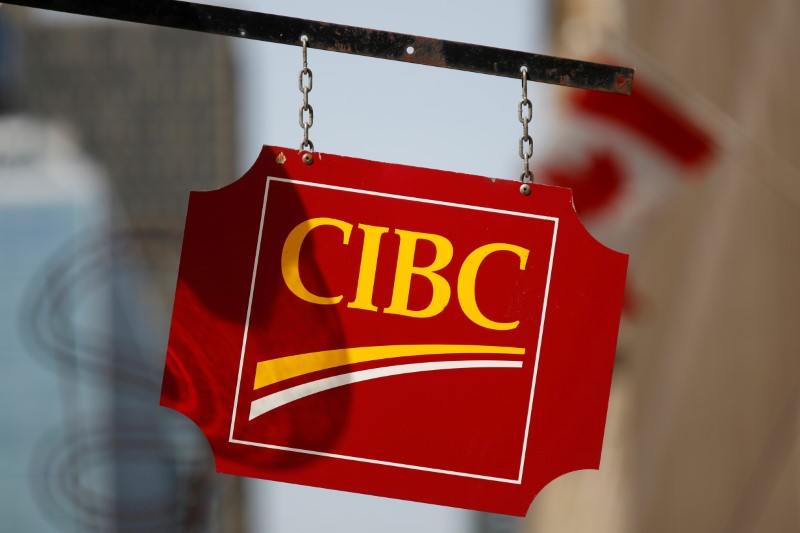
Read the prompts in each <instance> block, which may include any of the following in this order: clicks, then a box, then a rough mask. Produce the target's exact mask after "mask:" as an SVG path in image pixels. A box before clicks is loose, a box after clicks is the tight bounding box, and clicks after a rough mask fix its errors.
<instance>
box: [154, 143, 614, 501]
mask: <svg viewBox="0 0 800 533" xmlns="http://www.w3.org/2000/svg"><path fill="white" fill-rule="evenodd" d="M518 188H519V184H518V183H515V182H512V181H492V180H490V179H487V178H482V177H477V176H469V175H462V174H454V173H449V172H442V171H437V170H429V169H420V168H414V167H407V166H401V165H390V164H385V163H376V162H372V161H364V160H359V159H351V158H347V157H341V156H335V155H327V154H325V155H323V156H321V157H320V156H319V154H315V161H314V163H313V164H312V165H306V164H304V163H303V162H302V160H301V157H300V155H299V154H298V153H297V151H296V150H291V149H286V148H271V147H265V148H264V151H263V152H262V154H261V156H260V157H259V160H258V161H257V162H256V164H255V165H254V166H253V168H252V169H250V171H248V172H247V174H246V175H245V176H244V177H243V178H241V179H240V180H238V181H237V182H235V183H232V184H231V185H229V186H227V187H225V188H223V189H220V190H218V191H212V192H200V193H192V195H191V199H190V202H189V212H188V215H187V219H186V232H185V235H184V241H183V250H182V256H181V266H180V273H179V277H178V286H177V290H176V295H175V305H174V310H173V317H172V328H171V331H170V339H169V348H168V354H167V363H166V369H165V375H164V384H163V390H162V397H161V403H162V405H165V406H167V407H171V408H173V409H175V410H177V411H179V412H181V413H183V414H185V415H186V416H187V417H189V418H190V419H191V420H193V421H194V422H195V423H196V424H197V425H198V426H199V427H200V429H201V430H202V431H203V433H204V434H205V435H206V437H207V438H208V440H209V443H210V444H211V447H212V449H213V451H214V455H215V457H216V463H217V469H218V470H219V471H220V472H224V473H229V474H236V475H243V476H251V477H257V478H263V479H270V480H276V481H284V482H290V483H299V484H304V485H313V486H317V487H326V488H332V489H339V490H347V491H352V492H360V493H365V494H375V495H380V496H388V497H393V498H402V499H407V500H415V501H420V502H427V503H435V504H440V505H450V506H456V507H464V508H468V509H475V510H480V511H488V512H494V513H505V514H513V515H519V516H522V515H525V513H526V512H527V509H528V506H529V505H530V503H531V501H532V499H533V497H534V496H535V494H536V493H537V492H538V491H539V490H541V489H542V488H543V487H544V486H545V485H546V484H547V483H548V482H549V481H551V480H553V479H554V478H556V477H558V476H559V475H561V474H564V473H567V472H570V471H573V470H577V469H585V468H597V467H598V466H599V460H600V450H601V447H602V439H603V428H604V425H605V416H606V409H607V404H608V395H609V387H610V384H611V372H612V367H613V363H614V350H615V345H616V337H617V329H618V325H619V317H620V309H621V304H622V295H623V288H624V284H625V272H626V266H627V256H625V255H622V254H619V253H617V252H614V251H611V250H609V249H607V248H605V247H603V246H602V245H600V244H598V243H597V242H596V241H594V240H593V239H592V237H591V236H590V235H589V234H588V233H587V232H586V231H585V230H584V228H583V226H581V224H580V222H579V221H578V218H577V216H576V214H575V210H574V208H573V206H572V202H571V193H570V190H569V189H563V188H558V187H548V186H538V185H534V186H533V191H532V193H531V195H530V196H529V197H524V196H522V195H520V194H519V192H518Z"/></svg>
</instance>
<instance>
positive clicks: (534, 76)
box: [5, 0, 634, 95]
mask: <svg viewBox="0 0 800 533" xmlns="http://www.w3.org/2000/svg"><path fill="white" fill-rule="evenodd" d="M5 3H7V4H14V5H18V6H25V7H33V8H38V9H46V10H49V11H58V12H62V13H71V14H74V15H85V16H90V17H100V18H106V19H112V20H119V21H125V22H137V23H141V24H149V25H152V26H163V27H168V28H176V29H182V30H190V31H198V32H203V33H211V34H216V35H224V36H227V37H236V38H241V39H253V40H258V41H266V42H272V43H279V44H288V45H292V46H300V45H301V42H300V41H299V40H298V39H299V36H300V35H307V36H308V37H309V42H308V47H309V48H316V49H319V50H328V51H332V52H340V53H346V54H356V55H362V56H367V57H374V58H379V59H390V60H393V61H403V62H406V63H417V64H420V65H428V66H434V67H441V68H450V69H455V70H463V71H467V72H475V73H478V74H490V75H494V76H503V77H507V78H515V79H518V78H519V73H520V68H521V67H527V73H528V74H527V75H528V79H529V80H530V81H535V82H541V83H550V84H554V85H561V86H564V87H574V88H578V89H589V90H595V91H603V92H610V93H617V94H624V95H629V94H630V92H631V87H632V84H633V73H634V71H633V69H631V68H626V67H619V66H614V65H604V64H601V63H592V62H588V61H578V60H575V59H565V58H561V57H553V56H546V55H541V54H533V53H529V52H520V51H516V50H505V49H502V48H494V47H490V46H480V45H476V44H468V43H461V42H456V41H445V40H441V39H433V38H430V37H420V36H416V35H410V34H403V33H394V32H388V31H381V30H373V29H369V28H359V27H355V26H345V25H341V24H332V23H328V22H318V21H314V20H306V19H301V18H296V17H287V16H283V15H272V14H269V13H257V12H253V11H245V10H241V9H232V8H226V7H219V6H212V5H206V4H196V3H192V2H182V1H177V0H114V1H113V2H87V1H85V0H11V1H7V0H5Z"/></svg>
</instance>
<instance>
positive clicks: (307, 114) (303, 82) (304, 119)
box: [297, 35, 314, 152]
mask: <svg viewBox="0 0 800 533" xmlns="http://www.w3.org/2000/svg"><path fill="white" fill-rule="evenodd" d="M300 40H301V41H302V42H303V68H302V69H301V70H300V75H299V76H298V77H297V87H298V88H299V89H300V92H301V93H303V105H302V106H300V115H299V121H300V127H301V128H302V129H303V142H302V143H300V150H308V151H309V152H313V151H314V143H312V142H311V141H310V140H309V138H308V130H309V129H310V128H311V126H313V125H314V108H313V107H311V104H309V103H308V93H310V92H311V89H312V88H313V87H314V75H313V73H312V72H311V69H310V68H308V37H307V36H306V35H303V36H301V37H300Z"/></svg>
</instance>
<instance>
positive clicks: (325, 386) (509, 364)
mask: <svg viewBox="0 0 800 533" xmlns="http://www.w3.org/2000/svg"><path fill="white" fill-rule="evenodd" d="M460 368H522V361H475V360H471V361H441V362H434V363H413V364H407V365H392V366H385V367H381V368H371V369H369V370H359V371H357V372H348V373H347V374H340V375H338V376H333V377H329V378H323V379H318V380H316V381H310V382H308V383H303V384H302V385H297V386H295V387H290V388H288V389H285V390H282V391H278V392H276V393H274V394H270V395H267V396H264V397H263V398H259V399H258V400H255V401H253V402H252V403H251V404H250V420H253V419H254V418H257V417H259V416H261V415H263V414H264V413H267V412H269V411H272V410H273V409H277V408H278V407H281V406H283V405H286V404H288V403H292V402H294V401H296V400H299V399H301V398H305V397H306V396H311V395H312V394H317V393H318V392H323V391H326V390H330V389H335V388H336V387H343V386H345V385H351V384H353V383H358V382H360V381H369V380H371V379H377V378H385V377H389V376H399V375H401V374H413V373H416V372H430V371H432V370H456V369H460Z"/></svg>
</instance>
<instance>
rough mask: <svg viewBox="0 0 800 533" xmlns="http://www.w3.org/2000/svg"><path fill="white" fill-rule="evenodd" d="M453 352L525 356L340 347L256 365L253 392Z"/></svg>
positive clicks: (418, 347)
mask: <svg viewBox="0 0 800 533" xmlns="http://www.w3.org/2000/svg"><path fill="white" fill-rule="evenodd" d="M456 353H458V354H510V355H524V354H525V348H515V347H513V346H482V345H478V344H393V345H389V346H361V347H358V348H341V349H338V350H324V351H321V352H309V353H301V354H297V355H288V356H286V357H279V358H278V359H270V360H268V361H261V362H260V363H258V365H257V366H256V379H255V383H254V384H253V390H258V389H260V388H262V387H266V386H267V385H272V384H273V383H278V382H279V381H283V380H286V379H291V378H295V377H297V376H302V375H304V374H309V373H311V372H316V371H318V370H327V369H329V368H336V367H338V366H344V365H351V364H356V363H366V362H368V361H380V360H381V359H394V358H397V357H411V356H415V355H445V354H456Z"/></svg>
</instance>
